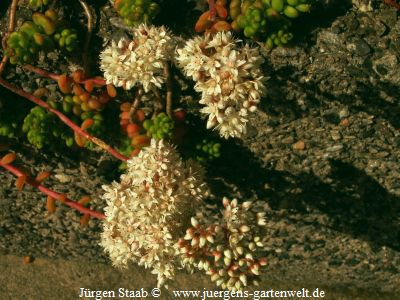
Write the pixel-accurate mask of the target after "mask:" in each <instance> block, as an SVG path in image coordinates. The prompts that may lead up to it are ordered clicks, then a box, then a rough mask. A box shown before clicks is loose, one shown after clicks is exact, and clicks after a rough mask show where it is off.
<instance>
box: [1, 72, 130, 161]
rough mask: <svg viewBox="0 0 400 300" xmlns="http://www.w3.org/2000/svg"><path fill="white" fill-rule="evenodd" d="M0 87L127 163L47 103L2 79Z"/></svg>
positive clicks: (120, 155)
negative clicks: (50, 115) (33, 104)
mask: <svg viewBox="0 0 400 300" xmlns="http://www.w3.org/2000/svg"><path fill="white" fill-rule="evenodd" d="M0 85H2V86H4V87H5V88H6V89H9V90H10V91H12V92H13V93H15V94H18V95H20V96H22V97H24V98H26V99H28V100H30V101H32V102H33V103H35V104H37V105H39V106H41V107H43V108H45V109H47V110H48V111H49V112H51V113H53V114H55V115H56V116H57V117H58V118H59V119H60V120H61V121H62V122H64V123H65V124H66V125H67V126H68V127H70V128H71V129H72V130H73V131H74V132H76V133H77V134H79V135H81V136H83V137H85V138H86V139H88V140H89V141H92V142H93V143H95V144H96V145H98V146H100V147H101V148H102V149H104V150H105V151H107V152H108V153H110V154H111V155H113V156H114V157H115V158H118V159H119V160H122V161H127V160H128V159H129V158H128V157H126V156H125V155H123V154H121V153H119V152H118V151H117V150H115V149H114V148H112V147H111V146H109V145H107V144H106V143H105V142H104V141H102V140H100V139H98V138H96V137H94V136H92V135H91V134H89V133H87V132H86V131H85V130H83V129H82V128H80V127H79V126H78V125H76V124H75V123H74V122H72V121H71V120H70V119H69V118H68V117H67V116H65V115H64V114H63V113H61V112H59V111H58V110H56V109H54V108H52V107H51V106H50V105H49V104H48V103H47V102H44V101H43V100H41V99H39V98H37V97H35V96H33V95H31V94H29V93H27V92H25V91H23V90H21V89H19V88H17V87H15V86H13V85H12V84H11V83H8V82H7V81H6V80H4V79H3V78H0Z"/></svg>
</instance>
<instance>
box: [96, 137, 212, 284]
mask: <svg viewBox="0 0 400 300" xmlns="http://www.w3.org/2000/svg"><path fill="white" fill-rule="evenodd" d="M197 168H198V167H197ZM199 176H200V177H201V176H202V173H201V172H199V173H197V172H196V170H195V169H194V167H193V166H192V165H191V164H186V165H185V164H184V163H183V162H182V160H181V159H180V157H179V156H178V154H177V152H176V150H175V149H174V148H173V147H172V146H170V145H169V144H167V143H164V142H163V141H162V140H160V141H158V142H157V141H155V140H152V141H151V145H150V146H149V147H146V148H143V149H142V150H141V152H140V153H139V155H138V156H136V157H133V158H131V159H130V160H129V161H128V167H127V174H125V175H122V176H121V181H120V182H113V183H112V184H111V185H105V186H103V189H104V190H105V191H106V193H105V194H104V196H103V198H104V199H105V200H106V201H107V207H106V209H105V215H106V219H105V221H104V223H103V224H104V225H103V232H102V234H101V245H102V246H103V247H104V249H105V251H106V252H108V254H109V255H110V258H111V260H112V262H113V264H114V265H116V266H126V265H127V264H128V262H129V261H133V262H136V263H138V264H139V265H142V266H145V267H146V268H151V269H152V273H153V274H156V275H157V277H158V284H159V286H161V285H162V284H163V283H164V281H165V280H166V279H170V278H172V277H173V276H174V274H175V264H174V262H175V261H176V246H175V245H176V242H177V241H178V238H179V237H180V236H182V235H183V234H184V230H185V228H187V226H188V225H189V224H187V223H189V221H188V220H190V216H192V215H193V213H194V208H195V207H196V206H198V205H199V204H201V203H202V199H203V197H204V196H205V195H206V194H207V190H206V186H205V184H204V183H203V181H202V178H200V177H199Z"/></svg>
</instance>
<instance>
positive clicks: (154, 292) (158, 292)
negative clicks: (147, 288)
mask: <svg viewBox="0 0 400 300" xmlns="http://www.w3.org/2000/svg"><path fill="white" fill-rule="evenodd" d="M151 295H152V296H153V297H156V298H158V297H160V296H161V290H160V289H158V288H154V289H152V290H151Z"/></svg>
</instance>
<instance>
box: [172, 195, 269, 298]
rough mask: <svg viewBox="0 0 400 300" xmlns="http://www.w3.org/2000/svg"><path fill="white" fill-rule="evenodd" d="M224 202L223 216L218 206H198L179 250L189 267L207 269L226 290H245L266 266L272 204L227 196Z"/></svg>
mask: <svg viewBox="0 0 400 300" xmlns="http://www.w3.org/2000/svg"><path fill="white" fill-rule="evenodd" d="M222 203H223V206H224V208H223V210H222V211H221V216H217V215H216V214H215V206H212V207H205V206H202V207H200V208H199V209H198V211H197V213H196V215H195V217H192V218H191V227H189V228H188V229H187V230H186V235H185V236H184V238H181V239H179V241H178V243H177V244H176V247H177V253H178V254H179V255H180V257H181V263H182V265H183V266H184V267H186V268H187V269H188V270H190V271H193V269H194V268H197V269H199V270H204V271H206V274H208V275H210V276H211V280H212V281H216V283H217V285H220V286H221V287H222V288H223V289H228V290H231V291H236V290H242V289H243V288H244V287H245V286H247V285H248V284H251V283H253V284H254V283H255V281H256V276H258V275H259V274H260V271H261V270H260V269H261V268H262V267H264V266H265V265H266V260H265V258H264V257H263V256H264V255H265V253H264V240H265V235H266V226H265V225H266V221H265V210H266V209H267V207H268V205H267V204H266V203H262V202H260V201H246V202H244V203H241V204H239V203H238V201H237V200H236V199H233V200H232V201H230V200H229V199H227V198H224V199H223V201H222ZM261 237H264V238H261Z"/></svg>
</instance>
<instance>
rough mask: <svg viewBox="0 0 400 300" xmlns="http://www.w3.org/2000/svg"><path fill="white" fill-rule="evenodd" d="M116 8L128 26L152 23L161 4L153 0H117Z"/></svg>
mask: <svg viewBox="0 0 400 300" xmlns="http://www.w3.org/2000/svg"><path fill="white" fill-rule="evenodd" d="M114 8H115V10H116V11H117V12H118V14H119V15H120V16H121V17H122V18H123V19H124V22H125V24H126V25H128V26H138V25H139V24H141V23H147V24H150V23H151V21H152V20H153V19H154V17H155V16H156V15H157V13H158V12H159V10H160V7H159V5H158V4H157V3H156V2H154V1H151V0H116V1H115V2H114Z"/></svg>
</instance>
